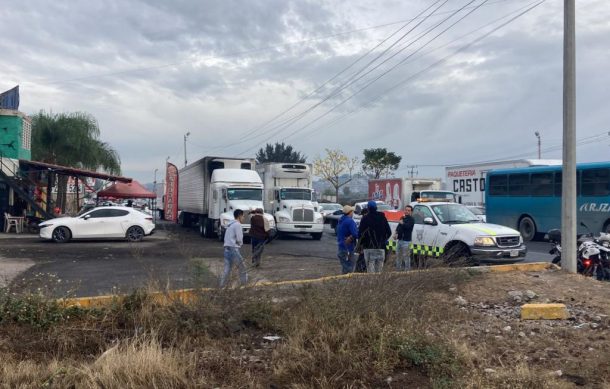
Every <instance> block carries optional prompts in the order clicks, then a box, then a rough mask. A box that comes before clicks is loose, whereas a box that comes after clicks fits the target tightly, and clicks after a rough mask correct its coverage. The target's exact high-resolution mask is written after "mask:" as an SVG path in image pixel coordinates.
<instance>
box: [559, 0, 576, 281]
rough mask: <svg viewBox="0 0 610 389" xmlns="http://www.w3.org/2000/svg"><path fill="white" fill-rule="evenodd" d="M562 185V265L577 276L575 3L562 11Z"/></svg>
mask: <svg viewBox="0 0 610 389" xmlns="http://www.w3.org/2000/svg"><path fill="white" fill-rule="evenodd" d="M563 17H564V21H563V23H564V25H563V173H562V174H563V181H562V182H563V184H562V188H561V241H562V246H563V247H562V252H563V253H565V255H562V257H563V258H562V262H563V264H562V266H564V267H565V268H566V270H567V271H568V272H570V273H576V250H577V247H576V60H575V58H576V32H575V19H576V9H575V0H564V8H563Z"/></svg>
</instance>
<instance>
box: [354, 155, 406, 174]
mask: <svg viewBox="0 0 610 389" xmlns="http://www.w3.org/2000/svg"><path fill="white" fill-rule="evenodd" d="M401 160H402V157H401V156H398V155H396V154H395V153H393V152H388V150H387V149H385V148H378V149H364V159H363V160H362V170H363V171H364V173H365V174H366V175H367V176H369V177H370V178H375V179H377V178H381V176H382V175H384V176H386V177H387V176H388V175H390V174H392V173H393V172H395V171H396V169H398V166H399V165H400V161H401Z"/></svg>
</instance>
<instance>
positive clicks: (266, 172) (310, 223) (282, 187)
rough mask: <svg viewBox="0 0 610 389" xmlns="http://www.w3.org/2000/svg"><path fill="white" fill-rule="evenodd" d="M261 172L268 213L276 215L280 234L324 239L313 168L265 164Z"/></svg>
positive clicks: (305, 165)
mask: <svg viewBox="0 0 610 389" xmlns="http://www.w3.org/2000/svg"><path fill="white" fill-rule="evenodd" d="M257 171H258V173H259V175H260V176H261V179H262V180H263V184H264V186H265V196H264V203H265V212H268V213H270V214H272V215H273V217H274V218H275V224H276V227H277V231H278V233H287V234H310V235H311V237H312V238H313V239H315V240H319V239H321V238H322V232H323V230H324V217H323V216H322V214H321V213H320V212H319V208H318V206H317V204H316V203H315V196H314V191H313V189H312V179H311V165H309V164H304V163H303V164H301V163H264V164H262V165H258V166H257Z"/></svg>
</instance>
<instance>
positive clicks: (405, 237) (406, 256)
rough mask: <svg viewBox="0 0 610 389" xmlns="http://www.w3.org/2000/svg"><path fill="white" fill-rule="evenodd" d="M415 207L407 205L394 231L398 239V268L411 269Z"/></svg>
mask: <svg viewBox="0 0 610 389" xmlns="http://www.w3.org/2000/svg"><path fill="white" fill-rule="evenodd" d="M412 213H413V207H411V206H410V205H407V206H406V207H405V215H404V216H403V217H401V218H400V221H399V222H398V225H397V226H396V232H395V233H394V241H396V270H399V271H400V270H407V271H409V270H411V235H413V226H414V225H415V219H413V216H412Z"/></svg>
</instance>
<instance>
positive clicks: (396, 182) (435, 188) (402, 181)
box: [369, 178, 456, 209]
mask: <svg viewBox="0 0 610 389" xmlns="http://www.w3.org/2000/svg"><path fill="white" fill-rule="evenodd" d="M369 199H370V200H378V201H383V202H385V203H386V204H388V205H390V206H392V207H394V208H396V209H403V207H404V206H406V205H409V204H412V203H413V202H416V201H418V200H421V199H425V200H427V201H433V200H434V201H442V200H445V199H446V200H448V201H456V199H455V194H454V193H452V192H447V191H442V190H441V179H440V178H381V179H378V180H369Z"/></svg>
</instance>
